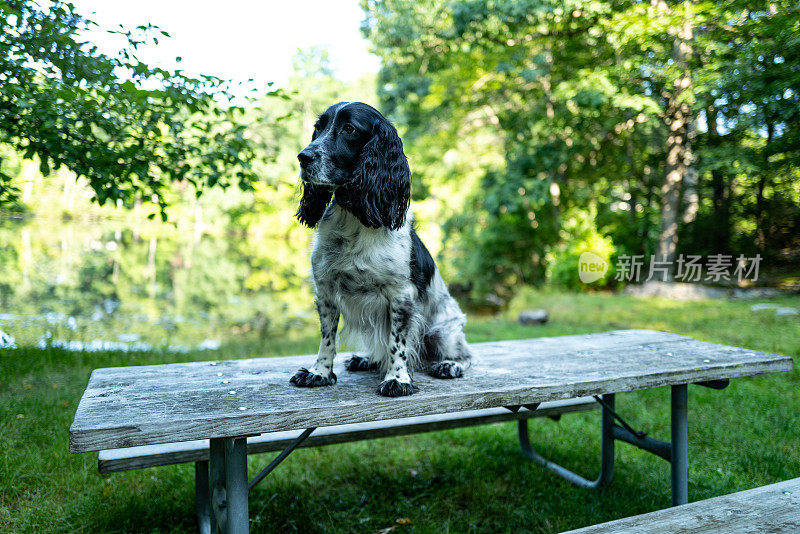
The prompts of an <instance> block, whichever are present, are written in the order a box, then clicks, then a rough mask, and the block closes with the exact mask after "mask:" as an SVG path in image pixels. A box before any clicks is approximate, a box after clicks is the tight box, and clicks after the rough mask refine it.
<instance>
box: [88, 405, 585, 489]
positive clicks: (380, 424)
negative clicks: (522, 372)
mask: <svg viewBox="0 0 800 534" xmlns="http://www.w3.org/2000/svg"><path fill="white" fill-rule="evenodd" d="M597 407H598V404H597V403H596V402H595V401H594V399H593V398H592V397H578V398H575V399H569V400H561V401H551V402H545V403H542V404H541V406H539V408H538V409H537V410H535V411H531V410H528V409H526V408H520V409H519V411H517V412H516V413H514V412H512V411H510V410H509V409H507V408H487V409H483V410H469V411H465V412H454V413H447V414H439V415H424V416H418V417H406V418H403V419H389V420H385V421H374V422H368V423H353V424H346V425H336V426H330V427H325V428H319V429H317V430H315V431H314V433H313V434H311V436H309V437H308V438H307V439H306V440H305V441H304V442H303V443H302V444H300V447H318V446H320V445H332V444H334V443H346V442H350V441H359V440H365V439H375V438H383V437H389V436H401V435H407V434H417V433H420V432H430V431H433V430H445V429H449V428H460V427H466V426H476V425H485V424H489V423H499V422H503V421H518V420H523V419H529V418H532V417H558V416H560V415H561V414H565V413H570V412H579V411H586V410H592V409H595V408H597ZM300 433H301V431H299V430H287V431H283V432H270V433H267V434H261V435H260V436H253V437H249V438H247V454H256V453H262V452H273V451H280V450H283V449H284V448H285V447H286V446H288V445H289V444H290V443H291V442H292V441H294V439H295V438H297V436H299V435H300ZM208 457H209V440H207V439H201V440H194V441H185V442H181V443H167V444H162V445H143V446H139V447H128V448H123V449H108V450H104V451H100V455H99V459H98V467H99V470H100V472H101V473H113V472H115V471H128V470H131V469H141V468H143V467H155V466H161V465H171V464H179V463H186V462H202V461H206V460H208Z"/></svg>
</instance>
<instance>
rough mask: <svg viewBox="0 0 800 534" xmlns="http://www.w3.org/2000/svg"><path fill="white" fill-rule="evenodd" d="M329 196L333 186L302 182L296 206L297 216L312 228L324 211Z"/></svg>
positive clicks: (329, 199)
mask: <svg viewBox="0 0 800 534" xmlns="http://www.w3.org/2000/svg"><path fill="white" fill-rule="evenodd" d="M331 197H333V188H331V187H330V186H324V185H315V184H312V183H311V182H304V183H303V197H302V198H301V199H300V206H299V207H298V208H297V218H298V219H299V220H300V222H301V223H303V224H305V225H306V226H308V227H309V228H314V227H315V226H317V223H318V222H319V220H320V219H321V218H322V215H323V214H324V213H325V208H326V207H327V206H328V203H329V202H330V201H331Z"/></svg>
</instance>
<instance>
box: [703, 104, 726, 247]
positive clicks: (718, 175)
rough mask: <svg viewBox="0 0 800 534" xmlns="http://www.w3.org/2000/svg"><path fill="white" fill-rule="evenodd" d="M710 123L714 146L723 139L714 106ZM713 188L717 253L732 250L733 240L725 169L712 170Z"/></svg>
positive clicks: (708, 110) (708, 112)
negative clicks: (731, 243)
mask: <svg viewBox="0 0 800 534" xmlns="http://www.w3.org/2000/svg"><path fill="white" fill-rule="evenodd" d="M706 122H707V123H708V145H709V146H710V147H712V148H715V147H718V146H719V145H720V142H721V139H720V135H719V130H718V129H717V110H716V108H715V107H714V106H708V108H706ZM711 190H712V192H713V194H712V200H713V204H714V222H715V224H714V227H713V230H712V236H711V240H712V243H711V244H712V250H713V251H714V252H715V253H717V254H727V253H729V252H730V242H731V228H730V226H731V208H730V206H731V194H730V193H731V190H730V183H729V180H728V175H727V173H726V172H725V171H724V170H723V169H718V168H717V169H713V170H712V171H711Z"/></svg>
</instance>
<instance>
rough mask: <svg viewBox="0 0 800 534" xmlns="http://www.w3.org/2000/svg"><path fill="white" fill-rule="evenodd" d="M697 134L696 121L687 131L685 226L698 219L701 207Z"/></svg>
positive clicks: (684, 192) (684, 200)
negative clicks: (695, 146) (698, 211)
mask: <svg viewBox="0 0 800 534" xmlns="http://www.w3.org/2000/svg"><path fill="white" fill-rule="evenodd" d="M696 132H697V127H696V125H695V121H694V120H691V121H690V122H689V125H688V127H687V130H686V141H687V145H686V150H684V165H685V166H686V176H684V179H683V204H684V207H683V224H691V223H693V222H694V220H695V218H697V210H698V209H699V207H700V196H699V195H698V194H697V166H696V165H695V157H694V152H692V146H693V145H694V138H695V134H696Z"/></svg>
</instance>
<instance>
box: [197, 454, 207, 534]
mask: <svg viewBox="0 0 800 534" xmlns="http://www.w3.org/2000/svg"><path fill="white" fill-rule="evenodd" d="M208 488H209V486H208V461H207V460H206V461H202V462H195V463H194V504H195V509H196V512H197V528H198V529H200V534H211V517H210V503H209V495H208Z"/></svg>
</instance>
